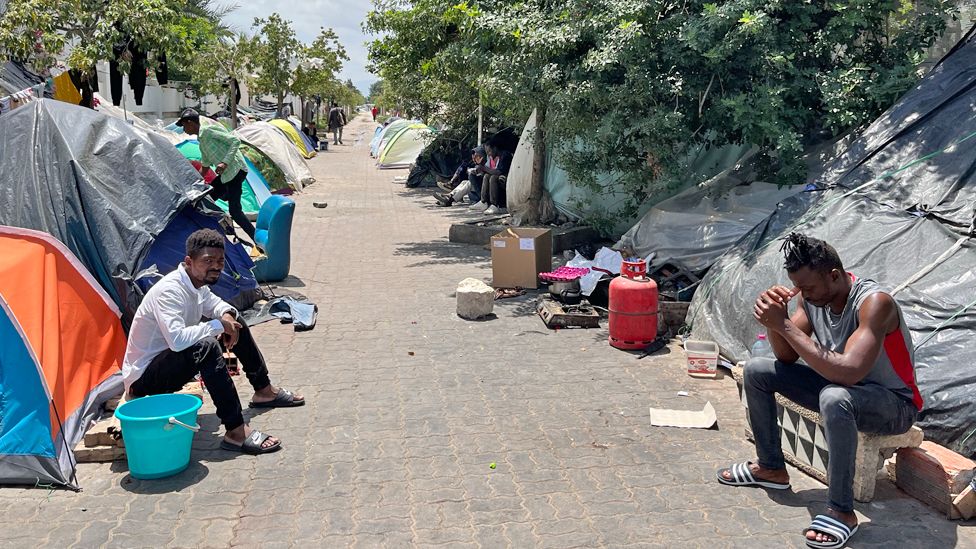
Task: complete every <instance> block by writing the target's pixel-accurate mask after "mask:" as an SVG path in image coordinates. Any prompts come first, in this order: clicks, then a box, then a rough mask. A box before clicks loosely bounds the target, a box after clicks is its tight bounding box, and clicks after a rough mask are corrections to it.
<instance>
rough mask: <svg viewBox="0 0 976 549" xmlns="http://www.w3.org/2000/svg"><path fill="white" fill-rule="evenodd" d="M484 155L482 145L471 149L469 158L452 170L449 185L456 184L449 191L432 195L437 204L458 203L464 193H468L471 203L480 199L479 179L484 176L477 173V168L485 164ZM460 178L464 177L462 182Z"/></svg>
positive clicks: (462, 198) (448, 204)
mask: <svg viewBox="0 0 976 549" xmlns="http://www.w3.org/2000/svg"><path fill="white" fill-rule="evenodd" d="M485 156H486V155H485V149H484V147H475V148H473V149H471V160H470V161H464V162H462V163H461V165H460V166H458V168H457V170H455V171H454V176H453V177H451V181H450V183H449V185H451V186H454V185H457V186H456V187H454V188H453V190H451V191H450V192H446V193H443V194H435V195H434V199H435V200H437V204H438V205H440V206H450V205H452V204H455V203H458V204H460V203H461V201H462V200H464V195H468V197H469V199H470V200H471V203H472V204H477V203H478V202H480V201H481V179H482V178H483V177H484V176H483V175H481V174H480V173H479V169H480V168H481V167H482V166H484V164H485ZM462 178H463V179H464V181H463V182H462V181H461V180H462ZM445 190H446V189H445Z"/></svg>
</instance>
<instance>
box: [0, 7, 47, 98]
mask: <svg viewBox="0 0 976 549" xmlns="http://www.w3.org/2000/svg"><path fill="white" fill-rule="evenodd" d="M0 7H2V6H0ZM43 82H44V78H42V77H41V76H40V75H37V74H34V73H33V72H31V71H30V70H28V69H27V67H25V66H24V65H23V64H22V63H17V62H14V61H7V62H5V63H3V64H2V65H0V96H4V95H9V94H12V93H17V92H19V91H23V90H26V89H27V88H32V87H34V86H36V85H37V84H41V83H43ZM44 97H47V98H51V97H53V94H52V93H51V92H50V91H48V90H46V89H45V90H44Z"/></svg>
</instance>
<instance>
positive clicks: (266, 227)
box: [253, 195, 295, 282]
mask: <svg viewBox="0 0 976 549" xmlns="http://www.w3.org/2000/svg"><path fill="white" fill-rule="evenodd" d="M294 217H295V201H294V200H292V199H290V198H286V197H284V196H280V195H272V196H271V198H269V199H267V200H265V201H264V205H262V206H261V210H260V211H259V212H258V221H257V224H256V225H255V232H254V242H255V243H256V244H257V245H258V246H260V247H261V248H262V249H263V250H264V253H265V255H267V256H268V257H267V259H264V260H261V261H258V262H256V263H255V264H254V269H253V272H254V278H255V279H257V281H258V282H278V281H279V280H284V279H285V277H287V276H288V272H289V270H290V269H291V222H292V220H293V219H294Z"/></svg>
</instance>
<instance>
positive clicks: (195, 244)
mask: <svg viewBox="0 0 976 549" xmlns="http://www.w3.org/2000/svg"><path fill="white" fill-rule="evenodd" d="M204 248H220V249H223V248H224V235H222V234H220V233H218V232H217V231H215V230H213V229H200V230H198V231H194V232H193V234H191V235H190V237H189V238H187V239H186V255H188V256H190V257H192V258H194V259H196V258H198V257H200V254H202V253H203V249H204Z"/></svg>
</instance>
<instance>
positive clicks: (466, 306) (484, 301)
mask: <svg viewBox="0 0 976 549" xmlns="http://www.w3.org/2000/svg"><path fill="white" fill-rule="evenodd" d="M494 308H495V290H494V289H493V288H492V287H491V286H489V285H487V284H485V283H484V282H482V281H480V280H477V279H474V278H465V279H464V280H462V281H461V283H460V284H458V287H457V314H458V316H459V317H461V318H466V319H468V320H475V319H478V318H482V317H486V316H488V315H490V314H491V312H492V310H494Z"/></svg>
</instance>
